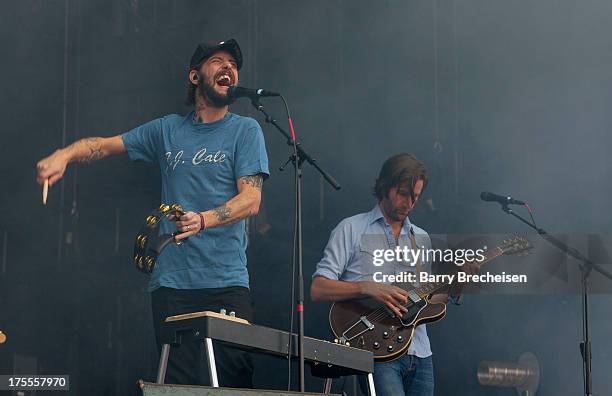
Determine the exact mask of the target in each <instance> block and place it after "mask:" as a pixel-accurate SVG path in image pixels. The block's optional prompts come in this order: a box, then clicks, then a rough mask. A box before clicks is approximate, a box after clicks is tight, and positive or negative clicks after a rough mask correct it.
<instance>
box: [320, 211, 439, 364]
mask: <svg viewBox="0 0 612 396" xmlns="http://www.w3.org/2000/svg"><path fill="white" fill-rule="evenodd" d="M410 229H412V232H413V233H414V236H415V241H416V245H417V247H418V248H419V249H423V248H425V249H430V248H431V240H430V238H429V235H428V234H427V232H425V231H424V230H422V229H421V228H419V227H417V226H415V225H414V224H412V223H411V222H410V220H409V219H408V218H406V220H405V221H404V225H403V226H402V229H401V232H400V235H399V238H398V242H397V243H396V240H395V236H394V235H393V232H392V230H391V226H390V225H389V223H388V222H387V221H386V219H385V217H384V216H383V214H382V212H381V210H380V208H379V206H378V205H376V206H375V207H374V208H373V209H372V210H371V211H369V212H366V213H360V214H358V215H355V216H352V217H348V218H346V219H344V220H342V221H341V222H340V224H338V226H337V227H336V228H335V229H334V230H333V231H332V233H331V236H330V238H329V242H328V243H327V246H326V247H325V251H324V253H323V258H322V259H321V261H320V262H319V263H318V264H317V269H316V271H315V273H314V274H313V278H314V277H316V276H323V277H325V278H328V279H332V280H341V281H346V282H357V281H373V280H374V273H376V272H382V273H383V274H385V275H394V274H400V273H402V272H413V273H416V266H414V265H411V263H410V262H409V261H404V260H400V261H392V262H387V261H385V262H384V264H383V265H381V266H376V265H374V263H373V262H374V251H375V250H377V249H392V250H395V248H396V246H400V247H401V248H403V247H404V246H407V247H408V249H412V245H411V242H410V234H409V232H410ZM430 269H431V263H429V262H426V261H422V262H421V270H422V271H426V272H431V271H430ZM377 279H378V278H377ZM408 354H409V355H415V356H417V357H420V358H424V357H428V356H431V347H430V345H429V338H428V337H427V329H426V327H425V325H424V324H423V325H420V326H418V327H417V328H416V330H415V332H414V337H413V339H412V343H411V344H410V346H409V347H408Z"/></svg>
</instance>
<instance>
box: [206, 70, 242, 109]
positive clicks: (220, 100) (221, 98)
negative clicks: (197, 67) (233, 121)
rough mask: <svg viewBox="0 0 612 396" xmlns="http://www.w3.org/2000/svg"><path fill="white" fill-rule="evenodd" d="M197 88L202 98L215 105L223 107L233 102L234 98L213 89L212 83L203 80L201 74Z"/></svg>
mask: <svg viewBox="0 0 612 396" xmlns="http://www.w3.org/2000/svg"><path fill="white" fill-rule="evenodd" d="M198 90H199V91H200V95H202V97H203V98H204V100H208V101H209V102H210V103H212V105H213V106H215V107H225V106H228V105H230V104H232V103H233V102H234V100H233V99H231V98H230V97H229V96H227V95H223V94H220V93H219V92H217V91H215V86H214V83H213V84H208V83H206V82H204V78H202V75H200V79H199V83H198Z"/></svg>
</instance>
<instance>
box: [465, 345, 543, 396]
mask: <svg viewBox="0 0 612 396" xmlns="http://www.w3.org/2000/svg"><path fill="white" fill-rule="evenodd" d="M477 376H478V382H479V383H480V385H486V386H498V387H506V388H516V391H517V393H518V394H519V396H534V395H535V394H536V392H537V391H538V386H539V384H540V364H539V363H538V358H537V357H536V356H535V355H534V354H533V353H531V352H525V353H523V354H522V355H521V356H520V357H519V359H518V362H517V363H510V362H490V361H486V360H483V361H482V362H480V364H479V365H478V373H477Z"/></svg>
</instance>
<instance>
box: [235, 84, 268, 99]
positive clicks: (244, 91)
mask: <svg viewBox="0 0 612 396" xmlns="http://www.w3.org/2000/svg"><path fill="white" fill-rule="evenodd" d="M267 96H280V94H279V93H276V92H272V91H266V90H265V89H261V88H259V89H252V88H244V87H238V86H236V85H232V86H230V87H229V88H228V89H227V97H228V98H229V99H231V100H236V99H238V98H243V97H244V98H250V99H255V100H257V99H259V98H265V97H267Z"/></svg>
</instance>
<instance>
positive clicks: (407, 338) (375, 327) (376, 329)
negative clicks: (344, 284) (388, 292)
mask: <svg viewBox="0 0 612 396" xmlns="http://www.w3.org/2000/svg"><path fill="white" fill-rule="evenodd" d="M407 308H408V309H409V311H408V312H407V313H406V314H404V316H402V318H401V319H400V318H398V317H396V316H392V315H391V314H390V311H388V310H387V308H386V307H383V306H381V303H380V302H378V301H376V300H374V299H370V298H365V299H360V300H350V301H341V302H335V303H333V304H332V306H331V309H330V311H329V324H330V326H331V329H332V332H333V333H334V336H335V337H336V338H337V339H339V340H340V341H341V342H349V343H350V346H352V347H355V348H361V349H366V350H368V351H371V352H372V353H373V354H374V360H375V361H377V362H388V361H391V360H394V359H397V358H399V357H400V356H402V355H403V354H404V353H405V352H406V350H407V349H408V346H409V345H410V342H411V341H412V337H413V335H414V329H415V328H416V326H418V325H420V324H423V323H430V322H436V321H438V320H440V319H442V318H444V316H445V315H446V304H443V303H439V304H430V303H429V302H427V300H425V299H423V300H422V301H420V302H419V303H418V304H413V305H411V306H409V307H407Z"/></svg>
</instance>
